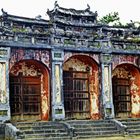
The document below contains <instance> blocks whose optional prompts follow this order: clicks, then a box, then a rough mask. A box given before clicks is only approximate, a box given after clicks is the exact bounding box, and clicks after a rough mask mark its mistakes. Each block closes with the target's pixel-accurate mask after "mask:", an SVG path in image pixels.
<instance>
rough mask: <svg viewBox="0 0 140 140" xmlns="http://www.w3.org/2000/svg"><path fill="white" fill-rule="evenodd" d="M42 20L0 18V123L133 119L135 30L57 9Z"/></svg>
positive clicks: (137, 77)
mask: <svg viewBox="0 0 140 140" xmlns="http://www.w3.org/2000/svg"><path fill="white" fill-rule="evenodd" d="M47 14H48V15H49V20H44V19H42V18H41V17H39V16H38V17H36V18H34V19H33V18H26V17H19V16H15V15H10V14H8V13H7V12H5V11H4V10H3V9H2V15H1V16H0V120H1V121H6V120H13V121H26V120H45V121H49V120H66V119H69V120H71V119H92V120H98V119H106V118H108V119H111V118H140V29H139V28H130V27H121V26H109V25H104V24H101V23H99V22H98V21H97V12H92V11H91V10H90V7H89V6H88V7H87V8H86V9H84V10H75V9H66V8H62V7H60V6H59V5H58V4H57V2H56V3H55V5H54V9H53V10H48V11H47Z"/></svg>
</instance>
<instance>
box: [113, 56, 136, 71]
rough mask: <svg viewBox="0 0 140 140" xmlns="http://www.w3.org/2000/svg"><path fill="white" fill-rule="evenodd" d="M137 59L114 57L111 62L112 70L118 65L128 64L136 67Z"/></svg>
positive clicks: (134, 57)
mask: <svg viewBox="0 0 140 140" xmlns="http://www.w3.org/2000/svg"><path fill="white" fill-rule="evenodd" d="M137 61H138V57H137V56H132V55H127V56H126V55H114V56H113V60H112V67H113V69H114V68H115V67H116V66H117V65H119V64H124V63H129V64H133V65H136V66H137Z"/></svg>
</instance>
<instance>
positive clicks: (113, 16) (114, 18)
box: [99, 12, 121, 24]
mask: <svg viewBox="0 0 140 140" xmlns="http://www.w3.org/2000/svg"><path fill="white" fill-rule="evenodd" d="M99 21H100V22H101V23H103V24H109V23H112V22H118V23H119V24H121V23H120V17H119V13H118V12H113V13H109V14H108V15H106V16H103V17H102V18H101V19H99Z"/></svg>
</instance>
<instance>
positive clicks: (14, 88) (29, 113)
mask: <svg viewBox="0 0 140 140" xmlns="http://www.w3.org/2000/svg"><path fill="white" fill-rule="evenodd" d="M10 107H11V116H12V120H15V121H20V120H48V118H49V73H48V69H47V68H46V67H45V66H44V65H43V64H42V63H40V62H38V61H35V60H23V61H19V62H18V63H16V64H15V65H14V66H13V67H12V68H11V70H10Z"/></svg>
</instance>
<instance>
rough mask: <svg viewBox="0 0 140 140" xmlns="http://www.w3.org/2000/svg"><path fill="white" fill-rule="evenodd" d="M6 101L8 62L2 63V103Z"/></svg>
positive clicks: (0, 81) (0, 86) (0, 92)
mask: <svg viewBox="0 0 140 140" xmlns="http://www.w3.org/2000/svg"><path fill="white" fill-rule="evenodd" d="M6 102H7V97H6V64H5V63H0V103H2V104H5V103H6Z"/></svg>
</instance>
